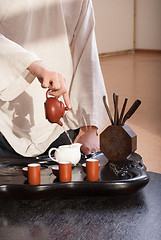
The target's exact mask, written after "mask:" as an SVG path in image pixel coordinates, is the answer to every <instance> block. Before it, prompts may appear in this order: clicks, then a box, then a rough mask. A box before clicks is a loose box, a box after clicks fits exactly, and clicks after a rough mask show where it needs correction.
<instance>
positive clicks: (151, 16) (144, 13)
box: [136, 0, 161, 50]
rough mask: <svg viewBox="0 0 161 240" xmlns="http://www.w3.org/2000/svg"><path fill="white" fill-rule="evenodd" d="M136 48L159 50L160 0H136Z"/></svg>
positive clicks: (160, 41) (160, 40)
mask: <svg viewBox="0 0 161 240" xmlns="http://www.w3.org/2000/svg"><path fill="white" fill-rule="evenodd" d="M136 48H141V49H156V50H161V0H136Z"/></svg>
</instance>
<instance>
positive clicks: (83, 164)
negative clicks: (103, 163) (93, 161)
mask: <svg viewBox="0 0 161 240" xmlns="http://www.w3.org/2000/svg"><path fill="white" fill-rule="evenodd" d="M98 167H99V170H100V164H99V165H98ZM82 169H83V172H84V173H86V162H85V163H82Z"/></svg>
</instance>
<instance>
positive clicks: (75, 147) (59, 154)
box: [48, 143, 82, 165]
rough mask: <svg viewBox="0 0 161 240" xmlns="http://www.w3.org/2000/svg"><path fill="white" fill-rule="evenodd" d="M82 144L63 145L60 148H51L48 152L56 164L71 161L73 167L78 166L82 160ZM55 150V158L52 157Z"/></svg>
mask: <svg viewBox="0 0 161 240" xmlns="http://www.w3.org/2000/svg"><path fill="white" fill-rule="evenodd" d="M81 146H82V144H81V143H73V144H70V145H62V146H59V147H58V148H51V149H50V150H49V152H48V154H49V157H50V159H52V160H53V161H55V162H60V161H70V162H71V163H72V164H73V165H76V164H77V163H78V162H79V160H80V159H81V151H80V147H81ZM54 150H55V153H54V157H55V158H53V157H52V156H51V153H52V151H54Z"/></svg>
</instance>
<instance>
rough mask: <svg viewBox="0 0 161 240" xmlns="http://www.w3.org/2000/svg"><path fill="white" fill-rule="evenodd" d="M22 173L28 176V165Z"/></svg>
mask: <svg viewBox="0 0 161 240" xmlns="http://www.w3.org/2000/svg"><path fill="white" fill-rule="evenodd" d="M22 173H23V175H24V177H26V178H28V167H23V168H22Z"/></svg>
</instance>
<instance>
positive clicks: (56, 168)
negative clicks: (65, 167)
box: [51, 165, 59, 177]
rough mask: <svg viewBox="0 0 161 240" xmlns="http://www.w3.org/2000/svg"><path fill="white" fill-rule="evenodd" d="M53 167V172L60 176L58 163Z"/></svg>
mask: <svg viewBox="0 0 161 240" xmlns="http://www.w3.org/2000/svg"><path fill="white" fill-rule="evenodd" d="M51 169H52V173H53V174H54V175H55V176H56V177H59V166H58V165H55V166H53V167H52V168H51Z"/></svg>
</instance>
